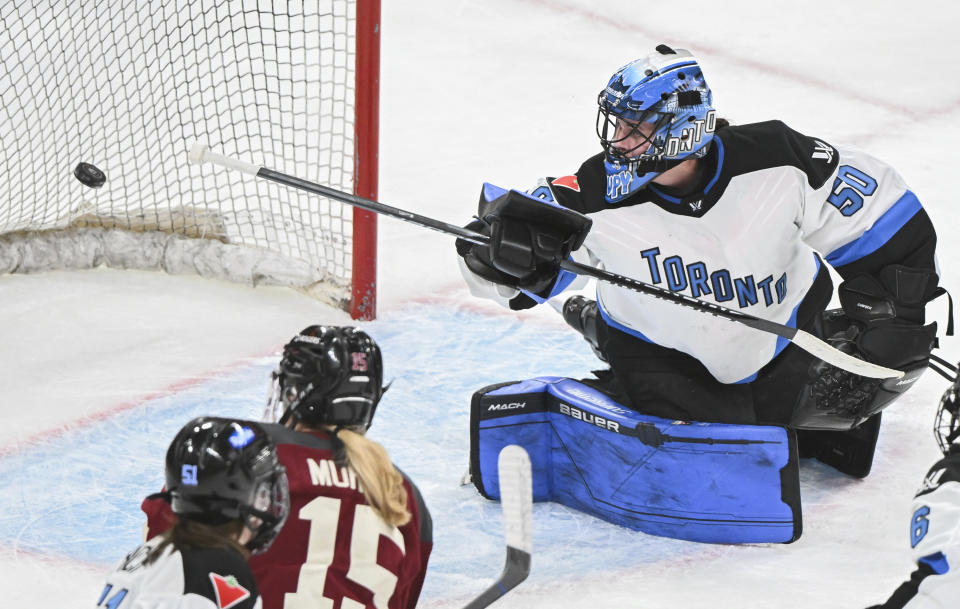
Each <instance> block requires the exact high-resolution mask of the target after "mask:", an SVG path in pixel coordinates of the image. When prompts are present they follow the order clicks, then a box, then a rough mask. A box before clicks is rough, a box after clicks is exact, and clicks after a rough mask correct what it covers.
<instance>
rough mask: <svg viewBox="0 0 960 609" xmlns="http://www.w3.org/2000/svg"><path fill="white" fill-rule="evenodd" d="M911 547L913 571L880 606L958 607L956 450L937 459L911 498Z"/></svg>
mask: <svg viewBox="0 0 960 609" xmlns="http://www.w3.org/2000/svg"><path fill="white" fill-rule="evenodd" d="M910 546H911V549H912V554H913V558H914V561H915V562H916V564H917V570H916V571H915V572H914V573H913V575H912V577H911V578H910V580H909V581H907V582H905V583H904V584H903V585H901V586H900V588H898V589H897V591H896V592H894V594H893V596H891V597H890V599H889V600H888V601H887V602H886V603H885V604H884V605H881V606H880V607H881V608H882V609H947V608H948V607H957V606H960V453H957V454H953V455H951V456H950V457H947V458H946V459H943V460H941V461H939V462H938V463H936V464H935V465H934V466H933V467H932V468H931V469H930V472H929V473H928V474H927V477H926V478H925V479H924V481H923V486H922V487H921V489H920V490H919V491H918V492H917V495H916V497H914V500H913V508H912V512H911V517H910Z"/></svg>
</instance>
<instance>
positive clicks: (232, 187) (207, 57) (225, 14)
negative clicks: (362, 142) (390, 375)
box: [0, 0, 356, 305]
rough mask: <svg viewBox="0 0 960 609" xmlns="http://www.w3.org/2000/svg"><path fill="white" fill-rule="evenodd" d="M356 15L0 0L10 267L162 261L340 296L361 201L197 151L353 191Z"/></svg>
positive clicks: (274, 6) (1, 167)
mask: <svg viewBox="0 0 960 609" xmlns="http://www.w3.org/2000/svg"><path fill="white" fill-rule="evenodd" d="M317 4H320V5H321V6H320V7H319V8H318V7H317ZM355 18H356V15H355V7H354V2H353V1H350V2H347V1H346V0H333V1H331V0H326V1H322V2H319V3H317V2H294V1H282V0H276V1H269V0H259V1H256V0H253V1H251V0H234V1H230V2H216V3H214V2H212V1H208V0H204V1H202V2H200V1H195V2H188V1H184V0H181V1H177V2H171V1H169V0H163V1H158V0H150V1H138V2H122V1H120V0H102V1H100V2H83V3H79V2H63V3H60V2H56V3H15V2H5V3H3V4H2V5H0V61H2V70H0V272H32V271H37V270H45V269H48V268H78V267H84V266H96V265H99V264H107V265H110V266H116V267H121V268H154V269H156V268H162V269H165V270H168V271H170V272H198V273H201V274H203V275H207V276H215V277H222V278H226V279H231V280H234V281H242V282H247V283H254V284H257V283H279V284H284V285H294V286H298V287H302V288H308V289H311V291H313V292H314V293H319V294H318V295H322V296H323V297H325V298H326V299H328V300H332V301H335V302H337V303H339V304H341V305H342V304H343V303H344V302H345V301H346V300H348V298H349V286H350V269H351V266H352V260H351V240H352V221H351V219H352V215H351V214H352V211H351V209H350V208H348V207H346V206H343V205H342V204H340V203H338V202H335V201H330V200H328V199H324V198H321V197H318V196H316V195H308V194H307V193H303V192H299V191H295V190H292V189H289V188H287V187H283V186H280V185H278V184H274V183H270V182H267V181H265V180H258V179H254V178H251V177H247V176H242V175H240V174H238V173H236V172H231V171H228V170H225V169H216V168H214V167H213V166H211V165H204V166H195V165H190V164H189V163H188V161H187V151H188V149H189V147H190V145H191V144H192V143H193V142H194V141H202V142H206V143H209V144H210V146H211V148H212V149H214V150H216V151H218V152H221V153H223V154H226V155H230V156H236V157H238V158H241V159H243V160H246V161H249V162H252V163H255V164H257V165H263V166H266V167H270V168H272V169H277V170H279V171H283V172H285V173H289V174H292V175H296V176H298V177H302V178H305V179H307V180H310V181H314V182H319V183H321V184H324V185H327V186H331V187H333V188H337V189H339V190H344V191H347V192H352V191H353V163H354V144H353V132H354V124H353V123H354V117H353V114H354V111H353V99H354V67H353V66H354V61H355V40H354V36H353V32H354V30H355V25H354V24H355ZM81 161H84V162H88V163H92V164H94V165H96V166H97V167H99V168H100V169H102V170H103V171H104V172H105V173H106V175H107V183H106V184H105V185H104V186H103V187H102V188H100V189H96V190H94V189H91V188H89V187H87V186H84V185H82V184H81V183H80V182H79V181H77V180H76V179H75V178H74V176H73V168H74V167H75V166H76V164H77V163H78V162H81ZM132 234H136V238H133V237H132V236H131V235H132Z"/></svg>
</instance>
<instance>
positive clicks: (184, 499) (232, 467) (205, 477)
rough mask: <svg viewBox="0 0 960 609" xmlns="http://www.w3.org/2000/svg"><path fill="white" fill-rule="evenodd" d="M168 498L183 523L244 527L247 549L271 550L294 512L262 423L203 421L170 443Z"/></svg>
mask: <svg viewBox="0 0 960 609" xmlns="http://www.w3.org/2000/svg"><path fill="white" fill-rule="evenodd" d="M166 489H167V490H166V494H167V495H168V496H169V500H170V508H171V509H172V510H173V513H174V514H176V515H177V516H178V517H179V518H183V519H191V520H196V521H198V522H203V523H206V524H211V525H219V524H226V523H227V522H230V521H231V520H240V521H242V522H243V523H244V524H245V525H246V526H247V528H249V529H250V531H251V532H252V533H253V535H254V536H253V539H252V540H250V542H248V543H247V548H248V549H249V550H250V551H251V552H253V553H259V552H262V551H264V550H266V549H267V548H268V547H269V546H270V544H271V543H272V542H273V540H274V538H275V537H276V536H277V534H278V533H279V532H280V529H281V528H283V524H284V522H286V519H287V514H288V513H289V510H290V503H289V495H288V486H287V476H286V470H285V468H284V467H283V465H281V464H280V461H279V460H278V458H277V450H276V447H275V446H274V444H273V443H272V442H271V441H270V440H269V438H268V437H267V434H266V432H265V431H264V430H263V428H261V427H260V426H259V425H257V424H256V423H252V422H248V421H234V420H231V419H221V418H215V417H199V418H196V419H194V420H192V421H190V422H189V423H187V424H186V425H185V426H184V427H183V428H182V429H181V430H180V432H179V433H178V434H177V435H176V437H175V438H174V439H173V442H171V443H170V448H169V449H168V450H167V457H166Z"/></svg>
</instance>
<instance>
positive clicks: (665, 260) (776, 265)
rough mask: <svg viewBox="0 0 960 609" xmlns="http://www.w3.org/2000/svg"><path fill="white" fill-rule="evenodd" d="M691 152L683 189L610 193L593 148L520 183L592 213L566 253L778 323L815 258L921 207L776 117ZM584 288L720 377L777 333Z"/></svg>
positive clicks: (753, 358)
mask: <svg viewBox="0 0 960 609" xmlns="http://www.w3.org/2000/svg"><path fill="white" fill-rule="evenodd" d="M701 165H702V166H704V167H706V168H708V169H706V170H705V172H704V173H703V175H701V176H700V182H699V187H698V188H697V189H696V190H695V191H694V192H692V193H689V194H686V195H683V196H673V195H672V194H671V193H670V192H669V190H668V189H665V188H663V187H660V186H658V185H656V184H653V183H651V184H650V185H648V186H647V187H645V188H644V189H642V190H640V191H638V192H637V193H635V194H632V195H630V196H629V197H626V198H624V199H622V200H621V201H619V202H617V203H609V202H608V201H607V197H606V196H605V195H609V194H611V190H614V191H615V190H616V189H617V188H618V183H617V182H616V180H613V179H612V178H609V177H607V175H606V173H605V169H604V166H603V156H602V155H597V156H594V157H592V158H591V159H588V160H587V161H586V162H585V163H584V164H583V165H582V166H581V168H580V169H579V170H578V172H577V173H576V174H575V175H572V176H565V177H561V178H548V179H546V180H543V181H542V182H541V184H540V187H539V188H537V189H536V190H534V191H531V193H530V194H532V195H534V196H537V197H540V198H542V199H545V200H552V201H555V202H557V203H559V204H561V205H563V206H564V207H568V208H570V209H574V210H576V211H579V212H581V213H584V214H587V215H589V217H590V218H591V219H592V220H593V226H592V228H591V230H590V232H589V234H588V235H587V238H586V241H585V242H584V245H583V246H582V247H581V248H580V249H579V250H577V251H576V252H574V254H573V255H574V258H575V259H576V260H577V261H579V262H583V263H587V264H590V265H593V266H598V267H600V268H603V269H606V270H608V271H611V272H614V273H618V274H621V275H625V276H627V277H632V278H635V279H638V280H640V281H644V282H647V283H651V284H653V285H656V286H659V287H663V288H667V289H669V290H671V291H675V292H679V293H682V294H685V295H688V296H692V297H694V298H697V299H699V300H702V301H704V302H707V303H711V304H717V305H721V306H724V307H727V308H731V309H734V310H737V311H742V312H743V313H747V314H749V315H753V316H755V317H759V318H763V319H767V320H770V321H774V322H777V323H781V324H785V325H787V326H790V327H797V325H798V323H799V324H803V323H806V322H807V321H809V320H807V319H803V320H798V319H797V313H798V308H799V306H800V303H801V302H802V301H803V300H804V298H805V297H806V296H807V295H808V292H809V291H810V289H811V287H812V286H813V284H814V279H815V278H817V276H818V273H819V272H821V265H822V264H823V260H826V261H827V262H828V263H830V264H831V265H833V266H835V267H838V266H843V265H845V264H848V263H850V262H854V261H856V260H858V259H860V258H863V257H864V256H867V255H869V254H870V253H872V252H874V251H875V250H877V249H878V248H880V247H882V246H883V245H884V244H885V243H886V242H887V241H888V240H889V239H890V237H891V236H892V235H894V234H895V233H896V232H897V231H899V230H900V229H901V228H902V227H903V226H904V225H905V224H906V223H907V222H908V221H909V220H910V219H911V218H912V217H913V216H914V215H915V214H916V213H917V212H918V211H919V210H920V209H921V205H920V203H919V201H918V200H917V197H916V196H914V194H913V193H912V192H911V191H910V190H909V189H908V188H907V185H906V183H905V182H904V180H903V179H902V178H901V177H900V176H899V175H898V174H897V172H896V171H894V170H893V169H892V168H891V167H890V166H889V165H887V164H886V163H884V162H882V161H880V160H878V159H876V158H874V157H872V156H870V155H868V154H866V153H864V152H862V151H859V150H855V149H853V148H847V147H835V146H832V145H830V144H828V143H826V142H824V141H823V140H820V139H817V138H812V137H807V136H805V135H802V134H800V133H797V132H796V131H793V130H792V129H790V128H789V127H787V126H786V125H784V124H783V123H781V122H779V121H770V122H766V123H757V124H752V125H742V126H731V127H727V128H725V129H723V130H721V131H718V132H717V136H716V138H715V139H714V144H713V148H712V149H711V151H710V154H709V155H708V157H707V158H706V159H704V161H701ZM463 268H465V267H463ZM824 273H825V269H824ZM469 275H470V273H469V271H465V276H466V278H467V281H468V284H470V285H471V289H472V291H473V292H474V293H475V294H478V295H486V296H488V297H492V298H494V299H498V300H500V301H501V302H504V298H503V296H510V295H509V294H504V293H503V290H500V292H499V293H497V292H496V291H493V290H489V289H488V290H487V291H486V292H484V291H483V290H482V289H481V288H480V286H479V285H478V284H480V283H482V280H479V278H477V277H476V276H473V277H471V276H469ZM563 281H564V277H563V276H562V274H561V278H560V280H559V282H558V287H559V286H561V285H562V284H563ZM555 292H556V290H555ZM498 296H499V297H500V298H497V297H498ZM528 296H529V295H528ZM597 297H598V302H599V305H600V312H601V314H602V315H603V317H604V319H605V320H606V322H607V323H608V324H609V325H611V326H612V327H614V328H616V329H618V330H621V331H624V332H626V333H628V334H631V335H633V336H635V337H638V338H640V339H642V340H646V341H649V342H652V343H655V344H658V345H661V346H663V347H668V348H672V349H677V350H679V351H683V352H685V353H687V354H689V355H692V356H693V357H695V358H697V359H698V360H700V361H701V362H702V363H703V364H704V366H705V367H706V368H707V369H708V370H709V371H710V373H711V374H712V375H713V376H714V377H715V378H717V379H718V380H719V381H721V382H724V383H736V382H740V381H748V380H751V379H752V376H753V375H754V374H755V373H756V372H757V371H758V370H760V368H762V367H763V366H764V365H766V364H767V363H769V362H770V361H771V360H772V359H773V358H774V357H775V356H776V355H777V354H778V353H779V352H780V351H781V350H782V349H783V348H784V347H785V346H786V345H787V341H786V340H785V339H782V338H779V337H777V336H775V335H772V334H768V333H765V332H761V331H758V330H755V329H752V328H749V327H747V326H744V325H742V324H738V323H735V322H732V321H729V320H724V319H721V318H718V317H714V316H712V315H708V314H705V313H702V312H699V311H696V310H693V309H689V308H685V307H680V306H678V305H676V304H673V303H671V302H668V301H665V300H662V299H657V298H655V297H653V296H648V295H645V294H640V293H637V292H635V291H632V290H628V289H626V288H621V287H618V286H615V285H612V284H608V283H605V282H598V288H597ZM535 299H536V300H542V299H539V298H535ZM827 300H829V298H827ZM824 304H825V302H824ZM819 310H822V307H819Z"/></svg>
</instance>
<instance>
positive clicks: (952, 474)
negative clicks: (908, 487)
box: [916, 452, 960, 497]
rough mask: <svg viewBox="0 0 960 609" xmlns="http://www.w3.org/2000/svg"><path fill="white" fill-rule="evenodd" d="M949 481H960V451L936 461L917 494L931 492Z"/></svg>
mask: <svg viewBox="0 0 960 609" xmlns="http://www.w3.org/2000/svg"><path fill="white" fill-rule="evenodd" d="M948 482H955V483H960V452H954V453H951V454H950V455H947V456H946V457H944V458H943V459H941V460H939V461H937V462H936V463H934V464H933V467H931V468H930V471H929V472H927V475H926V476H925V477H924V478H923V484H922V485H921V486H920V489H919V490H918V491H917V495H916V496H917V497H919V496H921V495H926V494H927V493H931V492H933V491H935V490H937V489H938V488H940V487H941V486H943V485H944V484H946V483H948Z"/></svg>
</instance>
